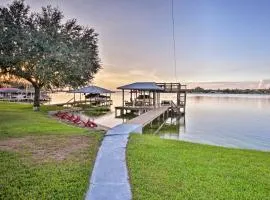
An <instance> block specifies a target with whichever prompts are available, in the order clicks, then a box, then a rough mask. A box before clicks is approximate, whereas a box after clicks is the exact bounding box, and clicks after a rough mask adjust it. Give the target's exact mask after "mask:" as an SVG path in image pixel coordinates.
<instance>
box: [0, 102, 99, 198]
mask: <svg viewBox="0 0 270 200" xmlns="http://www.w3.org/2000/svg"><path fill="white" fill-rule="evenodd" d="M0 110H1V112H0V166H1V167H0V199H83V198H84V195H85V192H86V191H87V187H88V183H89V177H90V174H91V171H92V168H93V163H94V160H95V157H96V153H97V151H98V148H99V145H100V142H101V140H102V137H103V134H102V133H101V132H94V131H91V132H90V131H89V130H86V129H82V128H77V127H73V126H70V125H66V124H63V123H59V122H58V121H57V120H54V119H51V118H49V117H48V114H47V111H49V110H55V107H51V106H43V107H41V111H40V112H34V111H32V106H31V105H27V104H16V103H0Z"/></svg>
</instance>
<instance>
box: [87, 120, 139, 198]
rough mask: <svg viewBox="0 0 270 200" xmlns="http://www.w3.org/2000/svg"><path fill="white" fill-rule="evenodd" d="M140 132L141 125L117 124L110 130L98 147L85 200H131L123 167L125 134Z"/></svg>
mask: <svg viewBox="0 0 270 200" xmlns="http://www.w3.org/2000/svg"><path fill="white" fill-rule="evenodd" d="M132 132H137V133H138V132H139V133H141V132H142V125H138V124H120V125H117V126H115V127H113V128H112V129H110V130H109V131H108V132H107V133H106V135H105V137H104V139H103V141H102V144H101V146H100V149H99V151H98V154H97V158H96V161H95V165H94V169H93V172H92V176H91V179H90V186H89V189H88V191H87V194H86V197H85V199H86V200H130V199H132V194H131V189H130V184H129V177H128V170H127V165H126V146H127V142H128V137H129V134H130V133H132Z"/></svg>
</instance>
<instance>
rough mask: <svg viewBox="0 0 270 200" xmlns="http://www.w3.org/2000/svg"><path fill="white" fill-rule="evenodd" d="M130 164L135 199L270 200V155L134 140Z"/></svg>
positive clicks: (136, 137) (151, 138)
mask: <svg viewBox="0 0 270 200" xmlns="http://www.w3.org/2000/svg"><path fill="white" fill-rule="evenodd" d="M127 159H128V166H129V172H130V178H131V185H132V192H133V198H134V199H135V200H138V199H140V200H144V199H145V200H152V199H162V200H163V199H168V200H169V199H170V200H171V199H172V200H174V199H185V200H186V199H190V200H193V199H194V200H195V199H196V200H197V199H205V200H211V199H213V200H217V199H228V200H233V199H235V200H242V199H243V200H244V199H245V200H247V199H254V200H259V199H260V200H266V199H270V152H260V151H252V150H239V149H229V148H222V147H215V146H208V145H201V144H193V143H188V142H182V141H172V140H164V139H160V138H158V137H155V136H149V135H132V136H131V138H130V141H129V145H128V151H127Z"/></svg>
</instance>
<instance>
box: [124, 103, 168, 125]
mask: <svg viewBox="0 0 270 200" xmlns="http://www.w3.org/2000/svg"><path fill="white" fill-rule="evenodd" d="M169 108H170V106H162V107H159V108H155V109H153V110H150V111H148V112H146V113H144V114H142V115H139V116H138V117H135V118H133V119H131V120H129V121H127V124H139V125H141V126H142V127H144V126H145V125H147V124H149V123H151V122H152V121H153V120H154V119H156V118H158V117H159V116H161V115H164V114H167V112H168V111H169Z"/></svg>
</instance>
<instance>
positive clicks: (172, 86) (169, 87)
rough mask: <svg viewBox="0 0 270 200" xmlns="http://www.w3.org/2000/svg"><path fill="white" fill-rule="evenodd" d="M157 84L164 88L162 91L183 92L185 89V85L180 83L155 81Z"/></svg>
mask: <svg viewBox="0 0 270 200" xmlns="http://www.w3.org/2000/svg"><path fill="white" fill-rule="evenodd" d="M157 86H159V87H161V88H162V89H164V92H173V93H175V92H185V91H186V89H187V86H186V85H182V84H180V83H157Z"/></svg>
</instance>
